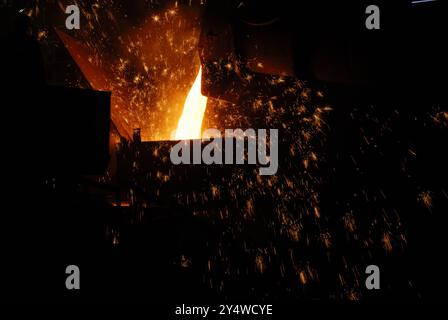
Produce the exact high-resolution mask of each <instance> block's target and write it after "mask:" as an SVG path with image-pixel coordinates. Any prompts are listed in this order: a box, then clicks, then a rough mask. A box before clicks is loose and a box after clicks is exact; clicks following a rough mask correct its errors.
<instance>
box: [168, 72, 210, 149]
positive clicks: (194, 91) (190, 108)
mask: <svg viewBox="0 0 448 320" xmlns="http://www.w3.org/2000/svg"><path fill="white" fill-rule="evenodd" d="M201 78H202V68H199V72H198V75H197V76H196V80H195V81H194V83H193V86H192V87H191V89H190V92H189V93H188V96H187V99H186V100H185V103H184V109H183V111H182V115H181V117H180V119H179V122H178V125H177V129H176V134H175V140H189V139H200V138H201V126H202V119H203V118H204V112H205V108H206V106H207V97H205V96H203V95H202V93H201Z"/></svg>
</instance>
